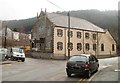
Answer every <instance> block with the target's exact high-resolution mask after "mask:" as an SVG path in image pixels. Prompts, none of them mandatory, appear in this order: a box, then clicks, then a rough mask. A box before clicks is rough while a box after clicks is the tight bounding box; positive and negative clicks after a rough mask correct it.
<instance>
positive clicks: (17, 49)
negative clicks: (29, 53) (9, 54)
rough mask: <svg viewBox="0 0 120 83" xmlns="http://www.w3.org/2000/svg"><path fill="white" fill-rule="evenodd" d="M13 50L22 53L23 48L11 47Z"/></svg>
mask: <svg viewBox="0 0 120 83" xmlns="http://www.w3.org/2000/svg"><path fill="white" fill-rule="evenodd" d="M12 51H13V52H18V53H23V50H22V49H21V48H13V49H12Z"/></svg>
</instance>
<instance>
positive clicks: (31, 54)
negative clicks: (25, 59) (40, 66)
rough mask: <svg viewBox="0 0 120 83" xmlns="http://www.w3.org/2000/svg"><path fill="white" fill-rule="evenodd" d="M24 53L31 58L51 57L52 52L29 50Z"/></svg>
mask: <svg viewBox="0 0 120 83" xmlns="http://www.w3.org/2000/svg"><path fill="white" fill-rule="evenodd" d="M26 55H27V56H29V57H33V58H47V59H51V58H53V53H42V52H39V51H29V52H26Z"/></svg>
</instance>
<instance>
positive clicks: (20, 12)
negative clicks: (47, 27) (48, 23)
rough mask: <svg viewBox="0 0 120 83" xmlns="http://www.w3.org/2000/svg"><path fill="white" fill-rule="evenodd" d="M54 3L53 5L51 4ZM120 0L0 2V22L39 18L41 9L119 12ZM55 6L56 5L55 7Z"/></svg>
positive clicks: (22, 0)
mask: <svg viewBox="0 0 120 83" xmlns="http://www.w3.org/2000/svg"><path fill="white" fill-rule="evenodd" d="M51 2H52V3H51ZM118 2H119V0H0V20H19V19H27V18H32V17H35V16H37V12H38V13H40V11H41V8H42V10H43V11H44V10H45V8H46V10H47V12H56V11H71V10H88V9H97V10H100V11H106V10H118ZM54 4H55V5H54Z"/></svg>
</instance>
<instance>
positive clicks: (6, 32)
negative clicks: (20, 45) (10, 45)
mask: <svg viewBox="0 0 120 83" xmlns="http://www.w3.org/2000/svg"><path fill="white" fill-rule="evenodd" d="M6 36H7V26H6V27H5V37H4V38H5V39H4V48H6Z"/></svg>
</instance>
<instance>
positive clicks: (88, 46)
mask: <svg viewBox="0 0 120 83" xmlns="http://www.w3.org/2000/svg"><path fill="white" fill-rule="evenodd" d="M85 48H86V50H87V51H88V50H90V45H89V43H86V44H85Z"/></svg>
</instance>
